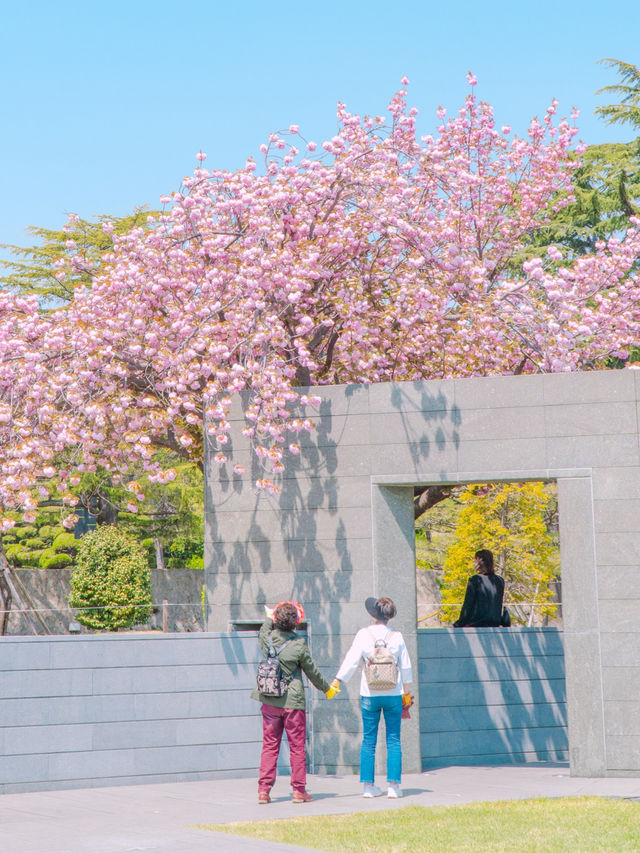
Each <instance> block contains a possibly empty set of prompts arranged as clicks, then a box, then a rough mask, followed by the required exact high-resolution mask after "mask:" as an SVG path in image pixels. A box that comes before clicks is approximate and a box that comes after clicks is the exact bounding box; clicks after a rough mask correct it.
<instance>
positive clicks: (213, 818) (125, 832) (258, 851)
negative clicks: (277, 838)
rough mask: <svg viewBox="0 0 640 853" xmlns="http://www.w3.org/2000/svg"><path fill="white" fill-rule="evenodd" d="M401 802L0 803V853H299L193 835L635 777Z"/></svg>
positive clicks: (104, 793) (557, 776)
mask: <svg viewBox="0 0 640 853" xmlns="http://www.w3.org/2000/svg"><path fill="white" fill-rule="evenodd" d="M403 788H404V792H405V797H404V798H403V799H402V800H388V799H387V798H386V797H379V798H377V799H374V800H365V799H363V798H362V796H361V785H360V783H359V782H358V778H357V776H343V777H339V776H310V777H309V779H308V789H309V790H310V791H311V793H313V795H314V797H315V799H314V801H313V802H312V803H308V804H306V805H293V804H292V803H291V798H290V788H289V784H288V778H287V777H278V781H277V784H276V786H275V788H274V790H273V791H272V797H273V802H272V803H271V804H269V805H267V806H259V805H258V803H257V789H256V781H255V779H217V780H213V781H208V782H180V783H167V784H155V785H136V786H131V787H117V788H83V789H79V790H70V791H46V792H40V793H25V794H4V795H1V796H0V839H2V850H3V853H214V851H215V853H231V851H234V853H236V851H238V853H243V852H244V851H246V853H249V851H252V852H253V853H270V851H271V853H295V852H296V851H303V850H306V848H302V847H292V846H290V845H282V844H272V843H270V842H264V841H255V840H254V839H243V838H241V837H239V836H231V835H225V834H224V833H213V832H209V831H206V830H203V829H198V828H197V825H198V824H210V823H232V822H235V821H251V820H264V819H278V818H287V817H299V816H300V815H318V814H349V813H352V812H356V811H358V812H362V811H378V810H381V809H389V808H393V809H395V808H403V807H404V806H408V805H420V806H432V805H453V804H456V803H458V804H459V803H469V802H480V801H483V802H486V801H491V800H513V799H526V798H529V797H565V796H587V795H593V796H608V797H628V798H633V799H636V798H640V778H638V777H633V778H607V779H599V778H598V779H590V778H578V777H571V776H569V769H568V768H567V767H565V766H558V765H548V764H546V765H540V766H517V767H445V768H440V769H437V770H431V771H429V772H427V773H421V774H409V775H405V776H404V777H403Z"/></svg>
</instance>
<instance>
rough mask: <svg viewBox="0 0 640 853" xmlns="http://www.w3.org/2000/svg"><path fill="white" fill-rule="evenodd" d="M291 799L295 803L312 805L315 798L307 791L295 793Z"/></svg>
mask: <svg viewBox="0 0 640 853" xmlns="http://www.w3.org/2000/svg"><path fill="white" fill-rule="evenodd" d="M291 799H292V802H294V803H310V802H311V800H312V799H313V797H312V796H311V794H308V793H307V792H306V791H294V792H293V797H292V798H291Z"/></svg>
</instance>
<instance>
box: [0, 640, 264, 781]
mask: <svg viewBox="0 0 640 853" xmlns="http://www.w3.org/2000/svg"><path fill="white" fill-rule="evenodd" d="M258 655H259V651H258V643H257V640H256V635H255V634H253V635H238V634H204V633H200V634H194V633H191V634H173V635H171V634H156V635H154V636H148V635H144V636H143V635H138V636H135V635H131V634H95V635H91V636H86V637H63V636H58V637H2V638H0V793H10V792H18V791H38V790H55V789H61V788H82V787H98V786H103V785H127V784H142V783H151V782H178V781H188V780H194V781H195V780H197V779H215V778H220V777H224V776H250V775H252V774H253V773H255V771H256V768H257V766H258V762H259V759H260V748H261V743H262V727H261V723H260V715H259V710H258V709H259V706H258V704H257V702H254V701H253V700H252V699H251V698H250V695H249V693H250V686H251V685H252V684H253V683H254V682H255V669H256V665H257V660H258Z"/></svg>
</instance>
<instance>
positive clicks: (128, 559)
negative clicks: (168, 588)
mask: <svg viewBox="0 0 640 853" xmlns="http://www.w3.org/2000/svg"><path fill="white" fill-rule="evenodd" d="M151 601H152V599H151V573H150V571H149V566H148V564H147V557H146V554H145V552H144V549H143V548H142V547H141V546H140V544H139V543H138V542H136V541H135V539H132V538H131V537H130V536H129V535H127V534H126V533H125V532H124V531H123V530H120V529H119V528H118V527H113V526H111V525H103V526H101V527H98V528H97V529H96V530H92V531H91V532H89V533H87V534H86V535H85V536H83V537H82V539H81V540H80V547H79V548H78V556H77V564H76V568H75V570H74V572H73V575H72V577H71V597H70V599H69V604H70V606H71V607H73V608H78V612H77V614H76V618H77V620H78V621H79V622H81V623H82V624H83V625H86V626H87V627H89V628H97V629H103V630H105V629H106V630H117V629H118V628H126V627H130V626H131V625H135V624H141V623H144V622H146V621H147V619H148V618H149V616H150V615H151V613H152V607H151ZM83 608H86V609H83ZM90 608H95V609H90Z"/></svg>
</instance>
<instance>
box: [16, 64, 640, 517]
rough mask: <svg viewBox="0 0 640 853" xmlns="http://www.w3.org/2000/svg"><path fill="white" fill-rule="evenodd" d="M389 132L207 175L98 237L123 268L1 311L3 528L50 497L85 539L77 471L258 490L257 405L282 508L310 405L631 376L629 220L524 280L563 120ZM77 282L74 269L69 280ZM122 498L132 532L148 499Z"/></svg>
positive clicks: (564, 140)
mask: <svg viewBox="0 0 640 853" xmlns="http://www.w3.org/2000/svg"><path fill="white" fill-rule="evenodd" d="M407 82H408V81H406V80H404V81H403V85H405V84H406V83H407ZM469 82H470V83H471V85H472V86H473V84H474V83H475V78H473V77H471V76H470V77H469ZM388 111H389V114H390V117H391V118H390V121H389V122H388V123H387V122H385V120H384V119H383V118H382V117H371V116H364V117H360V116H358V115H354V114H352V113H350V112H348V111H347V109H346V107H345V106H344V105H343V104H339V106H338V121H339V130H338V132H337V133H336V134H335V135H334V136H333V137H332V138H331V139H329V140H327V141H326V142H324V143H323V145H322V146H321V148H320V149H319V151H318V146H317V145H316V144H315V143H313V142H311V141H309V142H306V143H305V141H304V140H303V139H302V136H301V135H300V132H299V129H298V128H297V127H296V126H291V127H290V128H289V130H288V131H287V132H280V133H274V134H272V135H271V136H270V138H269V141H268V143H266V144H265V145H264V146H263V153H264V157H265V174H258V173H257V169H256V163H255V162H253V161H252V160H249V161H248V162H247V164H246V166H245V167H244V168H242V169H239V170H238V171H236V172H227V171H221V170H216V169H214V170H211V171H210V170H208V169H206V168H204V159H205V155H203V154H201V155H199V159H200V164H199V166H198V168H197V169H196V170H195V171H194V173H193V175H192V176H189V177H187V178H185V179H184V181H183V183H182V187H181V190H180V191H176V192H174V193H173V194H172V195H170V196H166V197H164V198H163V199H161V200H162V202H163V204H165V206H166V207H165V210H164V211H163V212H162V213H160V214H158V215H157V216H155V217H154V218H153V221H150V222H145V224H144V227H140V226H138V227H134V228H132V229H131V230H128V231H126V232H125V233H122V234H116V233H115V230H116V229H115V226H114V224H113V223H112V222H110V221H108V220H107V221H105V222H103V223H102V227H103V229H104V231H105V233H106V234H108V235H110V237H111V239H112V241H113V248H112V250H110V251H108V252H107V253H106V254H105V255H103V256H101V258H100V263H99V264H98V265H97V266H96V268H95V270H94V271H93V272H92V273H91V276H90V280H89V281H88V282H86V283H78V284H77V286H74V288H73V292H72V293H71V294H70V295H69V300H68V304H66V305H64V306H62V307H60V308H57V309H55V310H52V311H47V312H43V311H42V310H41V309H40V307H39V305H38V299H37V297H36V296H35V295H30V296H28V295H23V294H20V293H14V292H9V291H3V292H0V458H1V459H2V468H3V480H2V483H0V501H1V503H2V506H3V507H4V508H5V509H13V508H17V507H20V508H22V509H23V510H24V511H25V513H26V518H27V519H28V517H29V514H30V513H33V511H34V508H35V506H36V503H37V500H38V499H39V496H40V498H42V497H44V496H46V495H49V494H50V492H51V491H52V490H55V491H56V493H57V494H59V495H60V496H61V500H62V501H63V503H65V504H66V505H67V506H68V507H69V517H68V518H67V519H66V523H67V524H68V525H71V524H73V523H74V516H73V506H74V505H75V503H76V502H77V496H76V495H74V493H73V488H74V486H75V484H77V483H78V482H79V478H80V477H81V476H82V474H83V473H84V472H87V471H92V470H95V468H96V466H102V467H104V468H105V469H107V470H108V471H110V472H112V474H113V476H115V477H116V478H117V477H118V476H122V475H123V474H124V472H126V471H127V470H129V466H130V465H131V464H132V462H134V463H135V464H140V465H141V466H142V468H143V470H145V471H146V472H147V476H148V477H149V478H150V479H152V480H155V481H157V482H167V481H170V480H171V479H172V477H173V476H175V471H174V470H173V469H172V468H169V469H165V468H163V465H162V460H161V459H159V458H158V455H157V453H156V452H155V451H156V450H157V448H169V449H171V450H173V451H175V452H176V453H178V454H180V455H181V456H182V457H183V458H187V459H194V460H201V457H202V442H203V440H204V441H208V442H210V443H211V444H212V446H213V448H214V450H215V455H214V458H215V460H216V462H217V463H218V464H220V465H227V464H228V465H232V464H233V463H234V461H235V466H234V475H235V476H242V474H243V473H244V468H245V464H246V461H245V460H233V459H232V457H231V453H230V452H229V450H228V448H229V446H230V444H229V433H230V429H231V425H230V420H229V414H230V411H231V405H232V401H233V399H234V398H235V397H239V396H240V395H241V394H242V401H243V410H244V415H245V428H244V430H245V434H246V435H248V436H249V437H250V438H251V441H252V446H253V450H254V452H255V454H256V456H257V458H258V460H259V462H260V463H261V464H262V466H263V468H264V475H263V476H261V477H259V478H258V480H257V485H258V487H262V488H267V489H270V490H277V482H276V481H277V476H278V474H279V473H280V472H281V471H282V470H283V468H284V465H285V464H286V459H287V454H298V453H299V452H300V445H299V442H298V440H297V436H298V435H299V433H300V432H302V431H306V430H310V429H312V421H311V419H310V417H308V414H307V407H309V406H313V405H315V404H317V402H318V400H317V398H315V397H314V396H313V395H312V394H310V393H309V392H308V391H307V390H306V386H317V385H322V384H325V383H335V382H339V383H343V382H380V381H392V380H406V379H410V380H414V379H433V378H436V379H437V378H445V377H451V376H481V375H490V374H500V373H521V372H534V371H564V370H575V369H583V368H591V367H594V366H598V365H601V364H604V363H605V360H606V359H607V358H609V357H610V356H611V355H616V356H617V357H619V358H622V359H624V358H626V355H627V350H628V347H629V346H631V345H632V344H633V343H634V342H635V341H637V339H638V331H639V326H640V309H639V307H638V305H639V304H640V299H639V297H640V288H639V282H638V277H637V273H636V271H635V268H634V262H635V261H636V259H637V257H638V253H639V251H640V227H639V226H640V221H639V220H638V219H637V218H636V217H631V218H630V219H629V223H628V227H627V229H626V233H625V234H623V235H615V236H612V237H611V238H610V239H609V240H607V241H604V240H602V241H598V242H597V243H596V245H595V247H594V249H593V251H592V252H590V253H589V254H585V255H582V256H581V257H577V258H571V257H563V253H562V251H561V250H560V249H559V248H558V247H557V246H555V245H552V246H550V247H549V248H548V251H547V253H546V255H545V257H544V258H540V257H534V258H531V259H528V260H526V261H525V262H524V263H523V264H522V265H521V266H520V267H519V268H517V269H514V268H513V264H512V260H513V257H514V255H515V254H516V253H517V252H518V251H519V248H520V246H521V244H522V241H523V240H524V239H525V238H526V237H527V235H530V234H531V233H532V232H534V231H535V230H537V229H539V228H541V227H543V226H545V225H546V224H548V223H549V222H550V220H551V218H552V217H553V216H554V215H555V214H556V213H557V212H558V210H560V209H562V208H564V207H565V206H566V205H567V204H569V203H570V201H571V199H572V198H573V190H572V176H573V174H574V172H575V169H576V165H577V164H576V160H575V157H574V156H573V154H572V151H573V148H572V145H573V141H574V138H575V136H576V133H577V131H576V129H575V128H574V127H573V126H572V125H571V124H570V123H569V122H568V121H566V120H564V119H560V120H557V119H556V113H557V103H556V102H555V101H554V102H552V104H551V105H550V107H549V108H548V109H547V111H546V113H545V115H544V117H543V118H542V119H540V120H538V119H533V120H532V121H531V124H530V126H529V130H528V134H527V135H526V136H525V137H519V136H517V135H515V134H513V133H512V132H511V130H510V128H509V127H506V126H505V127H502V128H497V127H496V126H495V121H494V118H493V112H492V109H491V106H490V105H489V104H487V103H484V102H480V101H478V100H477V99H476V97H475V96H474V94H473V93H472V94H470V95H469V96H468V97H467V99H466V101H465V103H464V105H463V106H462V108H461V109H460V110H459V111H458V112H457V113H456V114H455V115H454V116H453V117H451V118H447V116H446V113H445V111H444V110H442V109H441V110H440V111H439V120H440V124H439V126H438V128H437V131H436V132H435V133H434V134H433V135H430V136H425V137H422V138H421V139H418V138H417V137H416V132H415V117H416V114H417V110H416V109H415V108H409V107H408V105H407V101H406V91H405V89H404V88H403V89H401V90H400V91H399V92H397V93H396V94H395V95H394V97H393V98H392V100H391V102H390V104H389V106H388ZM304 147H306V151H304V152H302V150H301V149H302V148H304ZM78 263H80V262H79V261H78V260H77V259H76V258H75V254H74V252H73V247H72V249H71V254H70V257H68V258H66V259H64V258H63V259H62V265H61V268H60V274H61V278H63V277H64V271H65V264H69V265H70V268H73V266H74V265H77V264H78ZM301 386H302V387H301ZM203 418H204V419H205V423H206V429H205V433H204V438H203V434H202V429H201V424H202V422H203ZM54 457H55V459H56V465H54V464H53V460H54ZM58 460H62V464H60V465H59V464H57V463H58ZM127 489H128V491H129V492H130V494H131V500H130V511H134V510H135V508H136V506H137V505H138V504H139V503H141V502H142V501H143V499H144V495H143V492H142V488H141V486H140V483H139V482H138V481H136V480H134V481H131V482H129V483H127ZM6 523H7V524H10V523H11V521H10V520H9V519H7V522H6Z"/></svg>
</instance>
